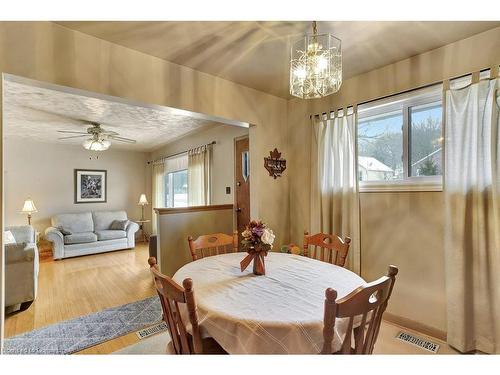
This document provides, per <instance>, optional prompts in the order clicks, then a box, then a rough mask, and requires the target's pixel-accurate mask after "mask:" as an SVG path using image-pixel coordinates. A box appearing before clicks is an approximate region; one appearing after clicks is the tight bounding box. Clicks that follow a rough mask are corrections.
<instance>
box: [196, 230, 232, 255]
mask: <svg viewBox="0 0 500 375" xmlns="http://www.w3.org/2000/svg"><path fill="white" fill-rule="evenodd" d="M188 242H189V250H190V251H191V257H192V258H193V260H197V259H200V258H205V257H209V256H212V255H219V254H227V253H230V252H231V253H235V252H238V232H237V231H234V232H233V235H232V236H230V235H228V234H225V233H214V234H205V235H202V236H199V237H198V238H197V239H196V240H193V237H191V236H189V237H188Z"/></svg>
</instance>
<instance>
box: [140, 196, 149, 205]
mask: <svg viewBox="0 0 500 375" xmlns="http://www.w3.org/2000/svg"><path fill="white" fill-rule="evenodd" d="M138 204H139V206H145V205H146V204H149V203H148V200H147V198H146V194H141V196H140V197H139V203H138Z"/></svg>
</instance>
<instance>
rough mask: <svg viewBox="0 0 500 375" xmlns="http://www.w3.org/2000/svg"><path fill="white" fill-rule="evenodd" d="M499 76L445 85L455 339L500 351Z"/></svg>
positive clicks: (451, 338) (462, 346) (465, 346)
mask: <svg viewBox="0 0 500 375" xmlns="http://www.w3.org/2000/svg"><path fill="white" fill-rule="evenodd" d="M499 88H500V85H499V79H498V78H497V79H492V80H483V81H480V82H478V83H473V84H471V85H469V86H468V87H465V88H462V89H458V90H447V91H446V128H445V131H446V136H445V155H446V156H445V157H446V165H445V179H444V191H445V207H446V224H445V261H446V290H447V309H448V311H447V316H448V319H447V320H448V343H449V344H450V345H452V346H453V347H455V348H457V349H459V350H461V351H463V352H468V351H472V350H480V351H483V352H486V353H500V197H499V194H500V154H499V152H500V137H499V130H498V127H499V120H498V111H499V98H498V95H499Z"/></svg>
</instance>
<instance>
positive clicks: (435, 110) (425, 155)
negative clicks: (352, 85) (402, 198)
mask: <svg viewBox="0 0 500 375" xmlns="http://www.w3.org/2000/svg"><path fill="white" fill-rule="evenodd" d="M441 102H442V85H435V86H432V87H428V88H425V89H421V90H415V91H412V92H409V93H405V94H401V95H396V96H392V97H389V98H386V99H383V100H379V101H374V102H370V103H367V104H363V105H360V106H359V107H358V121H357V150H358V152H357V154H358V155H357V157H358V178H359V187H360V191H387V190H438V191H439V190H442V172H443V170H442V159H443V152H442V143H443V137H442V124H441V119H442V106H441Z"/></svg>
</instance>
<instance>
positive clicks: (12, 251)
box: [5, 225, 39, 310]
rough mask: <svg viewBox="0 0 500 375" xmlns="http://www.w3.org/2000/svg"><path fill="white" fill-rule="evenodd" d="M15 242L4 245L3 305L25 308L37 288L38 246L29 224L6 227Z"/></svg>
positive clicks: (32, 299) (30, 301) (31, 300)
mask: <svg viewBox="0 0 500 375" xmlns="http://www.w3.org/2000/svg"><path fill="white" fill-rule="evenodd" d="M5 230H6V231H11V232H12V234H13V236H14V239H15V240H16V243H13V244H7V245H5V306H7V307H11V306H15V305H19V304H20V305H21V310H26V309H27V308H28V307H29V306H30V305H31V303H33V301H34V300H35V298H36V294H37V289H38V269H39V263H38V262H39V261H38V248H37V246H36V242H35V230H34V229H33V227H32V226H30V225H23V226H13V227H6V228H5Z"/></svg>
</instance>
